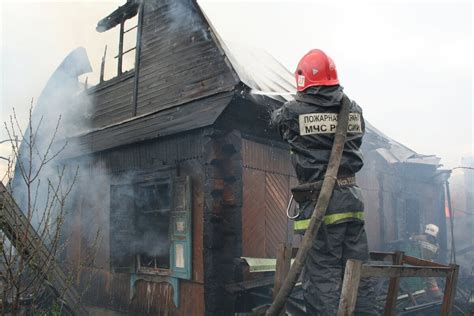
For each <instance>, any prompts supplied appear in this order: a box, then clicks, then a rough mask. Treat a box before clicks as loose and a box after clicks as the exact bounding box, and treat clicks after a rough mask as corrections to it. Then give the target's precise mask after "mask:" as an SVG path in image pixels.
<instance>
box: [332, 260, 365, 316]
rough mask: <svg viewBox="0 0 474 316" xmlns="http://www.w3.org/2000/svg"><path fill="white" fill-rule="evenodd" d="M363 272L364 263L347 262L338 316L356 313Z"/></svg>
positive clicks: (356, 261) (357, 261)
mask: <svg viewBox="0 0 474 316" xmlns="http://www.w3.org/2000/svg"><path fill="white" fill-rule="evenodd" d="M361 271H362V261H359V260H354V259H349V260H347V263H346V269H345V272H344V281H343V282H342V290H341V298H340V300H339V309H338V310H337V316H351V315H352V314H353V313H354V310H355V306H356V302H357V292H358V290H359V282H360V276H361Z"/></svg>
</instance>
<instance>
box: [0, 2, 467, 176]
mask: <svg viewBox="0 0 474 316" xmlns="http://www.w3.org/2000/svg"><path fill="white" fill-rule="evenodd" d="M0 1H1V2H0V3H1V9H0V10H1V26H0V27H1V30H0V35H1V38H0V39H1V55H0V62H1V63H0V71H1V77H0V96H1V103H0V118H1V120H0V121H1V123H2V126H1V127H0V141H2V140H3V139H5V138H6V133H5V131H4V128H3V122H4V121H6V120H8V117H9V115H10V114H11V113H12V108H15V110H16V112H17V113H18V115H19V117H20V123H21V124H25V123H26V119H27V112H28V107H29V104H30V102H31V99H32V98H33V100H34V99H35V98H37V97H38V96H39V94H40V93H41V90H42V89H43V87H44V85H45V84H46V82H47V80H48V78H49V77H50V75H51V74H52V73H53V71H54V70H55V69H56V67H57V66H58V65H59V64H60V63H61V61H62V60H63V59H64V57H65V56H66V55H67V54H68V53H69V52H70V51H71V50H73V49H74V48H76V47H79V46H83V47H85V48H86V50H87V53H88V56H89V59H90V60H91V63H92V67H93V69H94V73H93V74H88V75H87V77H88V81H89V83H91V84H94V83H96V82H97V80H98V74H99V69H100V60H101V58H102V55H103V52H104V46H105V44H108V51H107V63H106V65H107V66H106V78H107V77H111V76H112V73H113V71H114V67H113V64H112V62H113V60H114V59H113V56H115V53H116V47H117V42H118V40H117V38H118V35H117V34H118V33H117V32H116V31H117V30H112V31H108V32H105V33H98V32H96V30H95V26H96V24H97V21H99V20H100V19H101V18H103V17H105V16H106V15H108V14H109V13H111V12H112V11H113V10H115V9H116V8H117V7H118V6H119V5H121V4H123V3H124V2H125V0H122V1H112V0H110V1H98V0H97V1H89V0H82V1H79V0H77V1H74V0H70V1H66V0H63V1H47V2H46V1H41V0H36V1H33V0H30V1H24V0H15V1H12V0H0ZM199 3H200V5H201V6H202V8H203V9H204V11H205V13H206V15H207V16H208V17H209V18H210V19H211V21H212V24H213V25H214V27H215V28H216V29H217V31H218V32H219V34H220V36H221V37H222V38H223V39H224V41H226V42H232V43H233V44H234V45H239V44H242V45H246V46H253V47H257V48H261V49H264V50H266V51H267V52H269V53H270V54H272V55H273V56H274V57H276V58H277V59H278V60H279V61H281V62H282V63H283V64H284V65H285V66H286V67H287V68H288V69H289V70H290V71H292V72H293V71H294V69H295V67H296V64H297V63H298V61H299V59H300V58H301V56H302V55H304V54H305V53H306V52H307V51H308V50H310V49H312V48H320V49H323V50H324V51H326V53H327V54H328V55H330V56H331V57H332V58H333V60H334V61H335V63H336V66H337V69H338V73H339V78H340V81H341V84H342V85H343V86H344V87H345V92H346V93H347V94H348V96H349V97H350V98H352V99H354V100H356V101H357V102H358V103H359V104H360V105H361V106H362V107H363V109H364V116H365V118H366V119H367V120H369V121H370V122H371V123H372V124H373V125H374V126H376V127H377V128H378V129H379V130H381V131H383V132H384V133H385V134H387V135H388V136H390V137H391V138H393V139H395V140H397V141H399V142H401V143H403V144H404V145H406V146H408V147H410V148H411V149H413V150H415V151H416V152H418V153H421V154H434V155H437V156H439V157H441V158H442V160H441V163H442V164H443V165H444V166H445V167H449V168H452V167H455V166H458V165H459V164H460V160H461V157H463V156H473V155H474V153H473V146H474V145H473V144H474V142H473V138H474V135H473V127H472V126H473V121H474V113H473V104H472V100H473V96H474V92H473V91H474V89H473V82H472V76H473V65H472V59H473V58H472V56H473V55H474V54H473V53H474V52H473V41H472V34H473V23H472V20H473V19H472V17H473V5H472V3H471V1H460V0H431V1H428V0H413V1H408V0H398V1H388V0H379V1H319V0H314V1H295V0H294V1H289V0H287V1H258V0H256V1H224V0H221V1H216V0H200V1H199ZM134 23H136V21H129V22H128V23H127V24H128V26H133V25H134ZM128 36H129V37H128V38H127V37H126V45H125V46H126V47H127V45H133V41H134V36H135V34H134V33H133V32H130V34H129V35H128ZM128 58H129V60H128V61H126V63H127V65H128V67H132V65H133V64H132V61H133V56H132V55H130V56H129V57H128ZM84 79H85V76H84V77H83V78H81V80H84ZM8 154H9V147H8V145H7V144H6V143H4V144H0V156H7V155H8ZM1 168H5V162H4V161H3V160H0V172H2V170H1Z"/></svg>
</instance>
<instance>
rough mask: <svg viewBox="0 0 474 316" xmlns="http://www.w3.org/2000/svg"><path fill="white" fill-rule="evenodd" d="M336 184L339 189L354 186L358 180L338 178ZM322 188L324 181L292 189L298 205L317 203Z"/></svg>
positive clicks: (351, 177)
mask: <svg viewBox="0 0 474 316" xmlns="http://www.w3.org/2000/svg"><path fill="white" fill-rule="evenodd" d="M336 184H337V185H338V186H339V187H347V186H353V185H356V178H355V176H350V177H341V178H337V180H336ZM322 186H323V181H316V182H310V183H304V184H300V185H298V186H296V187H294V188H292V189H291V192H292V193H293V198H294V199H295V201H296V202H298V203H303V202H308V201H317V200H318V196H319V192H321V187H322Z"/></svg>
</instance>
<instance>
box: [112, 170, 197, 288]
mask: <svg viewBox="0 0 474 316" xmlns="http://www.w3.org/2000/svg"><path fill="white" fill-rule="evenodd" d="M144 178H146V180H143V179H144ZM190 181H191V180H190V178H189V177H172V176H171V175H169V174H166V173H158V174H153V175H152V176H147V177H144V176H143V175H140V176H136V177H134V180H133V181H131V183H128V184H120V185H113V186H112V187H111V191H110V201H111V202H110V207H111V209H110V255H111V265H112V269H113V270H114V271H124V270H125V271H130V272H134V271H135V272H138V273H158V274H164V275H171V276H175V277H179V278H186V279H189V278H190V277H191V204H192V201H191V182H190Z"/></svg>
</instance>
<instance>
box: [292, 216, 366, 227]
mask: <svg viewBox="0 0 474 316" xmlns="http://www.w3.org/2000/svg"><path fill="white" fill-rule="evenodd" d="M347 219H357V220H364V212H344V213H334V214H330V215H326V216H324V224H325V225H331V224H336V223H337V222H341V221H343V220H347ZM310 221H311V218H308V219H301V220H295V221H294V224H293V228H294V230H295V231H304V230H306V229H307V228H308V226H309V222H310Z"/></svg>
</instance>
